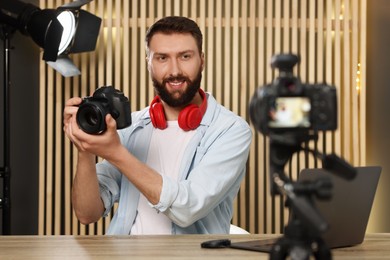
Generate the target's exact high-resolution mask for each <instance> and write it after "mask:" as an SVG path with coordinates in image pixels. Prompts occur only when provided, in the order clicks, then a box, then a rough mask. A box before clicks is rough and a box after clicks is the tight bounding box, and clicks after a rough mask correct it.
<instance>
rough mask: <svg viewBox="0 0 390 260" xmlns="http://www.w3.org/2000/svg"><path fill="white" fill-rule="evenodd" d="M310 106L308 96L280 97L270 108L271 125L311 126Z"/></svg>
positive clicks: (277, 126)
mask: <svg viewBox="0 0 390 260" xmlns="http://www.w3.org/2000/svg"><path fill="white" fill-rule="evenodd" d="M310 108H311V106H310V100H309V98H307V97H279V98H277V99H276V101H275V107H274V108H273V109H271V110H270V121H269V127H274V128H289V127H304V128H307V127H310V118H309V116H310Z"/></svg>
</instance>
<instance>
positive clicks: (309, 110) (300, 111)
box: [249, 54, 337, 135]
mask: <svg viewBox="0 0 390 260" xmlns="http://www.w3.org/2000/svg"><path fill="white" fill-rule="evenodd" d="M298 62H299V57H298V56H296V55H293V54H280V55H276V56H274V57H273V58H272V62H271V66H272V68H277V69H279V71H280V73H279V77H277V78H276V79H275V80H274V81H273V82H272V83H271V84H268V85H265V86H263V87H260V88H258V89H257V90H256V91H255V93H254V95H253V97H252V99H251V101H250V106H249V110H250V111H249V112H250V117H251V120H252V122H253V123H254V126H255V127H256V129H257V130H258V131H260V132H261V133H262V134H265V135H267V134H270V133H274V134H283V133H286V132H287V133H295V132H297V133H299V132H304V131H307V130H310V129H311V130H317V131H327V130H336V129H337V94H336V88H335V87H334V86H329V85H326V84H302V83H301V81H300V79H299V78H298V77H295V76H294V75H293V72H292V70H293V67H294V66H295V65H296V64H297V63H298Z"/></svg>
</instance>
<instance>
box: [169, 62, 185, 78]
mask: <svg viewBox="0 0 390 260" xmlns="http://www.w3.org/2000/svg"><path fill="white" fill-rule="evenodd" d="M170 74H171V75H172V76H177V75H181V74H182V70H181V65H180V62H179V61H178V60H177V59H172V60H171V64H170Z"/></svg>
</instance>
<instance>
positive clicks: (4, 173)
mask: <svg viewBox="0 0 390 260" xmlns="http://www.w3.org/2000/svg"><path fill="white" fill-rule="evenodd" d="M14 31H15V30H14V29H13V28H11V27H9V26H5V25H2V26H1V32H0V37H1V39H2V40H3V53H4V58H3V66H4V68H3V70H4V72H3V77H4V81H3V84H4V101H3V109H4V110H3V113H4V118H3V139H4V148H3V158H4V159H3V160H4V161H3V163H4V166H3V167H1V168H0V177H1V178H3V198H0V208H1V209H2V212H3V220H2V232H3V234H4V235H9V234H10V233H11V169H10V150H11V149H10V132H11V131H10V102H9V96H10V92H9V91H10V50H11V44H10V38H11V36H12V34H13V32H14Z"/></svg>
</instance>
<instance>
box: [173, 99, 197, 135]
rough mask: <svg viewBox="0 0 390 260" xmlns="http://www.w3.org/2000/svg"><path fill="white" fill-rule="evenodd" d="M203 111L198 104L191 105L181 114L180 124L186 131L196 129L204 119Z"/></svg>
mask: <svg viewBox="0 0 390 260" xmlns="http://www.w3.org/2000/svg"><path fill="white" fill-rule="evenodd" d="M202 117H203V113H202V112H201V110H200V109H199V107H198V106H197V105H193V104H192V105H189V106H187V107H186V108H184V109H183V110H182V111H181V112H180V114H179V119H178V122H179V126H180V128H181V129H183V130H184V131H189V130H194V129H196V128H197V127H198V126H199V125H200V122H201V121H202Z"/></svg>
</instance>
